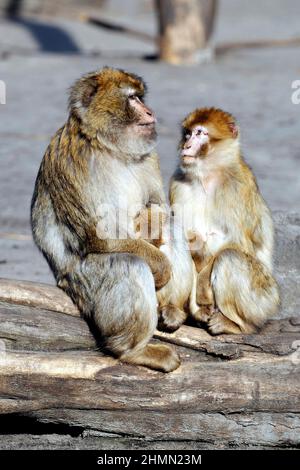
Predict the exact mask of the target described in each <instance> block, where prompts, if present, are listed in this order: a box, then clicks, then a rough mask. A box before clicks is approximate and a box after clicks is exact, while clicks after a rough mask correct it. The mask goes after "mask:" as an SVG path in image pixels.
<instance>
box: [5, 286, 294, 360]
mask: <svg viewBox="0 0 300 470" xmlns="http://www.w3.org/2000/svg"><path fill="white" fill-rule="evenodd" d="M26 307H27V308H26ZM32 307H34V310H32ZM49 311H50V312H49ZM54 312H58V313H56V314H55V313H54ZM61 313H65V314H67V315H71V316H75V317H77V318H76V319H73V318H72V319H70V318H68V317H66V316H64V315H61ZM78 317H79V312H78V310H77V308H76V306H75V305H74V304H73V302H72V301H71V299H70V298H69V297H68V296H67V295H66V294H65V293H64V292H63V291H62V290H60V289H58V288H57V287H53V286H49V285H46V284H37V283H33V282H28V281H14V280H10V279H0V339H2V340H3V341H6V342H10V344H11V346H10V347H11V348H13V349H20V348H21V347H22V348H24V349H28V348H29V349H36V348H38V349H47V345H48V346H49V347H50V348H52V349H57V348H58V347H60V348H61V349H70V348H72V347H73V349H74V348H75V347H86V348H93V347H95V341H94V339H93V337H92V335H91V334H90V333H89V330H88V327H87V325H86V323H85V322H84V320H82V319H80V318H78ZM25 324H26V330H24V325H25ZM24 331H25V333H24ZM154 337H155V338H156V339H159V340H161V341H164V342H168V343H173V344H175V345H178V346H183V347H186V348H190V349H194V350H196V351H203V352H206V353H208V354H211V355H213V356H218V357H221V358H224V359H226V358H227V359H233V358H238V357H240V356H242V355H244V354H246V353H247V352H251V351H254V352H255V351H258V352H259V351H262V352H266V353H271V354H279V355H285V354H291V353H293V351H294V350H295V347H294V344H295V342H296V341H297V340H300V318H299V317H294V318H290V319H284V320H275V321H271V322H269V324H267V325H266V326H265V327H264V329H263V330H262V331H261V332H260V334H258V335H222V336H218V337H213V336H211V335H210V334H209V333H208V332H207V331H205V330H204V329H201V328H195V327H191V326H186V325H184V326H182V327H181V328H180V330H178V331H176V332H175V333H172V334H168V333H163V332H160V331H156V333H155V336H154Z"/></svg>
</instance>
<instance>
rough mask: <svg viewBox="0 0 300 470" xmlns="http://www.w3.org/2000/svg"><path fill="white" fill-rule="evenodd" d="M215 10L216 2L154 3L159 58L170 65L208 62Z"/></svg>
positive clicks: (164, 0)
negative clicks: (156, 18)
mask: <svg viewBox="0 0 300 470" xmlns="http://www.w3.org/2000/svg"><path fill="white" fill-rule="evenodd" d="M216 6H217V0H156V11H157V16H158V23H159V49H160V58H161V59H162V60H164V61H166V62H169V63H172V64H192V63H197V62H200V61H203V60H207V59H208V58H209V57H210V56H211V51H210V49H209V48H208V41H209V39H210V36H211V33H212V29H213V23H214V18H215V14H216Z"/></svg>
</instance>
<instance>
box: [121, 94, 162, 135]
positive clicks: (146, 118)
mask: <svg viewBox="0 0 300 470" xmlns="http://www.w3.org/2000/svg"><path fill="white" fill-rule="evenodd" d="M128 102H129V106H130V108H131V109H132V111H133V112H134V116H135V120H134V124H133V127H134V131H135V132H137V133H138V134H139V135H140V136H144V137H145V138H155V137H156V131H155V124H156V118H155V115H154V113H153V111H152V110H151V109H150V108H148V107H147V106H146V105H145V104H144V103H143V102H142V101H141V99H140V98H139V97H138V95H137V94H135V93H131V94H130V95H129V96H128Z"/></svg>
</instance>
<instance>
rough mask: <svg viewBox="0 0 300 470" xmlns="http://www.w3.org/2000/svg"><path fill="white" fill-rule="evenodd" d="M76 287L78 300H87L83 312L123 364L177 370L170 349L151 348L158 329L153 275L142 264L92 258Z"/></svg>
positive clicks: (122, 257)
mask: <svg viewBox="0 0 300 470" xmlns="http://www.w3.org/2000/svg"><path fill="white" fill-rule="evenodd" d="M76 281H77V282H76ZM74 289H79V292H77V293H76V295H75V296H73V298H74V297H75V300H76V298H81V299H82V297H85V303H84V304H83V307H82V311H83V313H84V314H85V315H86V316H87V317H88V318H89V319H90V320H91V321H92V323H93V324H94V325H95V327H96V329H97V331H98V332H99V333H100V335H101V338H102V339H103V344H104V346H105V347H106V349H107V350H108V351H110V352H111V353H113V355H115V356H116V357H118V358H119V359H120V360H121V361H124V362H129V363H132V364H138V365H143V366H147V367H150V368H152V369H157V370H161V371H163V372H170V371H172V370H174V369H176V368H177V367H178V366H179V364H180V360H179V357H178V355H177V353H176V352H175V351H174V350H173V349H172V348H171V347H169V346H165V345H150V344H148V342H149V341H150V339H151V338H152V336H153V333H154V331H155V329H156V326H157V299H156V292H155V286H154V280H153V276H152V273H151V271H150V268H149V266H148V265H147V264H146V263H145V262H144V261H143V260H141V259H140V258H138V257H136V256H133V255H128V254H111V255H106V254H103V255H88V256H87V257H86V258H85V260H84V261H83V262H82V263H81V266H80V269H79V270H78V271H77V280H76V279H75V282H74ZM83 291H84V292H85V293H84V296H83V295H82V292H83ZM81 306H82V302H81Z"/></svg>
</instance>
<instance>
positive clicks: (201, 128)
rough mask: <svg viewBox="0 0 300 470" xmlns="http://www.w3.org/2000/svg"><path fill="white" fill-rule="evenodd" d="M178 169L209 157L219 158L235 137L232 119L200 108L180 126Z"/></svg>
mask: <svg viewBox="0 0 300 470" xmlns="http://www.w3.org/2000/svg"><path fill="white" fill-rule="evenodd" d="M182 129H183V137H182V141H181V144H180V148H181V166H182V167H183V168H188V167H191V168H192V167H193V166H195V165H197V164H199V162H200V161H201V160H205V159H206V158H208V157H213V158H218V155H221V153H223V151H224V149H225V148H229V146H230V145H231V143H232V142H234V141H235V140H236V139H237V137H238V127H237V125H236V122H235V119H234V117H233V116H232V115H231V114H229V113H226V112H225V111H222V110H221V109H216V108H200V109H196V110H195V111H193V112H192V113H190V114H189V115H188V116H187V117H186V118H185V120H184V121H183V123H182Z"/></svg>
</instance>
